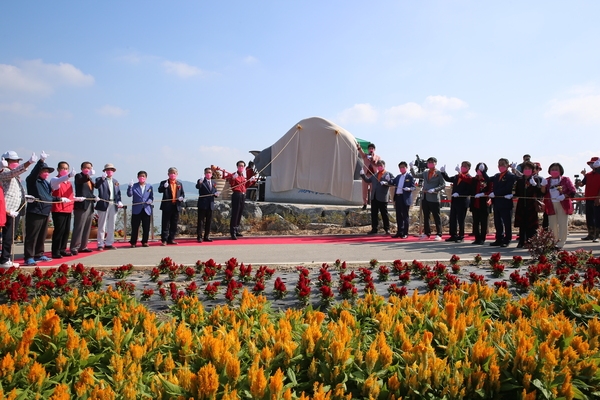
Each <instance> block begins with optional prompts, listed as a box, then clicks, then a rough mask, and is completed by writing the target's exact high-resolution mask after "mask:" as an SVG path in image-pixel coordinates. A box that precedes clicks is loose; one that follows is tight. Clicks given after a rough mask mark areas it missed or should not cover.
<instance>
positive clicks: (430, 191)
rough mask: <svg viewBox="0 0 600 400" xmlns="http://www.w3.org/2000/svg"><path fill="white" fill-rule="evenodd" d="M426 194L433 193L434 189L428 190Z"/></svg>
mask: <svg viewBox="0 0 600 400" xmlns="http://www.w3.org/2000/svg"><path fill="white" fill-rule="evenodd" d="M427 193H435V189H429V190H428V191H427Z"/></svg>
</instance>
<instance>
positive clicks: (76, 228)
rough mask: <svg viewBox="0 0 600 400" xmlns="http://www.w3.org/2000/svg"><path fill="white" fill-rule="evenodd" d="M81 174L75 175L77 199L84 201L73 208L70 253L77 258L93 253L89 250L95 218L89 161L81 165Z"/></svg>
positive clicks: (90, 164)
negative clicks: (80, 254) (79, 255)
mask: <svg viewBox="0 0 600 400" xmlns="http://www.w3.org/2000/svg"><path fill="white" fill-rule="evenodd" d="M80 167H81V172H80V173H78V174H76V175H75V197H76V198H78V199H83V200H82V201H77V202H75V205H74V206H73V234H72V235H71V244H70V246H69V247H70V251H71V254H72V255H74V256H76V255H77V254H79V253H91V252H92V250H91V249H89V248H88V240H89V238H90V230H91V229H92V220H93V218H94V204H95V203H96V200H95V196H94V183H93V182H92V177H93V176H94V174H95V171H94V169H93V167H94V166H93V165H92V163H91V162H89V161H84V162H82V163H81V166H80Z"/></svg>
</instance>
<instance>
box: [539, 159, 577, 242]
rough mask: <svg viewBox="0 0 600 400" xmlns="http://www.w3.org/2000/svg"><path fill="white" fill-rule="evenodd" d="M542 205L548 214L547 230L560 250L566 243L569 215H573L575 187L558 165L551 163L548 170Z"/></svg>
mask: <svg viewBox="0 0 600 400" xmlns="http://www.w3.org/2000/svg"><path fill="white" fill-rule="evenodd" d="M548 173H549V174H550V176H549V177H548V178H547V181H548V183H547V184H546V193H545V195H544V204H545V206H546V214H548V225H549V226H548V228H550V229H551V230H552V233H554V237H555V238H556V239H557V240H558V242H557V243H556V247H558V248H559V249H561V248H562V247H563V246H564V245H565V242H566V241H567V233H568V227H567V224H568V221H569V215H571V214H573V202H572V199H573V197H575V186H573V182H571V179H569V177H568V176H563V175H564V173H565V170H564V168H563V166H562V165H560V164H559V163H552V164H550V167H549V168H548Z"/></svg>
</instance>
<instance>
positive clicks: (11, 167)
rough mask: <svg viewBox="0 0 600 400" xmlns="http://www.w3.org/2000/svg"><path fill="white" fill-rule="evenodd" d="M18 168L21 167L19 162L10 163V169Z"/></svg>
mask: <svg viewBox="0 0 600 400" xmlns="http://www.w3.org/2000/svg"><path fill="white" fill-rule="evenodd" d="M18 166H19V163H18V162H11V163H8V168H10V169H15V168H17V167H18Z"/></svg>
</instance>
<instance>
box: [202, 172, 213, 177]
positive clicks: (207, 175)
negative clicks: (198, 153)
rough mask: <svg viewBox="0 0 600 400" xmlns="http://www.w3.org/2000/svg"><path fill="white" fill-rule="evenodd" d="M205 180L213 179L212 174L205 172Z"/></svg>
mask: <svg viewBox="0 0 600 400" xmlns="http://www.w3.org/2000/svg"><path fill="white" fill-rule="evenodd" d="M204 178H206V179H211V178H212V172H205V173H204Z"/></svg>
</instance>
